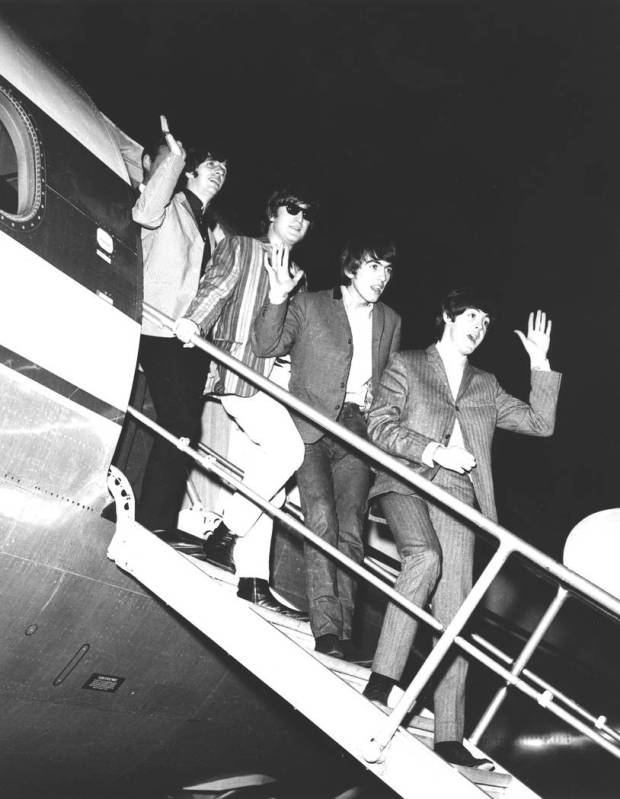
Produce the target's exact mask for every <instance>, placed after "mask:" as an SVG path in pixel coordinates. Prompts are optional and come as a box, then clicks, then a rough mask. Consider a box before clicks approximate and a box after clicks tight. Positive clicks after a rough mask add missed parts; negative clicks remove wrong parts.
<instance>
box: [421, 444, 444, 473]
mask: <svg viewBox="0 0 620 799" xmlns="http://www.w3.org/2000/svg"><path fill="white" fill-rule="evenodd" d="M440 446H441V444H439V443H438V442H437V441H431V443H430V444H427V445H426V447H425V448H424V452H423V453H422V463H423V464H425V465H426V466H430V467H431V469H432V468H433V466H434V465H435V460H434V456H435V453H436V452H437V450H438V449H439V447H440Z"/></svg>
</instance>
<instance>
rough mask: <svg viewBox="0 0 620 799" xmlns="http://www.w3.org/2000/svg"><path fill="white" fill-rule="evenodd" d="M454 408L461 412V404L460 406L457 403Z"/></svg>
mask: <svg viewBox="0 0 620 799" xmlns="http://www.w3.org/2000/svg"><path fill="white" fill-rule="evenodd" d="M454 410H455V411H456V412H457V413H458V412H459V411H460V410H461V409H460V408H459V406H458V405H455V406H454Z"/></svg>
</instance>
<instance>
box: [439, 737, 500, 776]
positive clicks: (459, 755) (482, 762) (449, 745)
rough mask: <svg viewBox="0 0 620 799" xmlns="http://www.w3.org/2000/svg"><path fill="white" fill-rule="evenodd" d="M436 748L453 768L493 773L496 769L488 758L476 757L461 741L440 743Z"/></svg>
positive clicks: (440, 755)
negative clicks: (459, 767) (458, 767)
mask: <svg viewBox="0 0 620 799" xmlns="http://www.w3.org/2000/svg"><path fill="white" fill-rule="evenodd" d="M434 748H435V752H436V754H438V755H439V757H442V758H443V759H444V760H447V761H448V763H452V765H453V766H467V768H479V769H482V770H484V771H493V769H494V768H495V766H494V765H493V763H492V762H491V761H490V760H489V759H488V758H486V757H474V756H473V755H472V753H471V752H470V751H469V750H468V749H465V747H464V746H463V744H462V743H461V742H460V741H440V742H439V743H436V744H435V747H434Z"/></svg>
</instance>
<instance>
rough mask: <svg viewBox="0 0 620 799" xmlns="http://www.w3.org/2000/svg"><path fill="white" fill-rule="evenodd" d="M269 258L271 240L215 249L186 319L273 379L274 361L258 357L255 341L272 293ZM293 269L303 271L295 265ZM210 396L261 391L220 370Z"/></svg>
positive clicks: (240, 240) (225, 243) (234, 240)
mask: <svg viewBox="0 0 620 799" xmlns="http://www.w3.org/2000/svg"><path fill="white" fill-rule="evenodd" d="M270 252H271V245H270V243H269V241H268V239H267V238H266V237H265V238H262V239H253V238H249V237H247V236H230V237H228V238H226V239H223V240H222V241H221V242H220V243H219V244H218V246H217V247H216V249H215V252H214V253H213V258H212V260H211V262H210V264H209V266H208V267H207V269H206V271H205V274H204V275H203V277H202V280H201V281H200V285H199V287H198V293H197V294H196V297H195V298H194V300H193V301H192V303H191V305H190V306H189V308H188V309H187V313H186V314H185V316H186V317H187V318H189V319H191V320H192V321H193V322H195V323H196V324H197V325H198V326H199V327H200V329H201V331H202V334H203V335H204V336H206V335H207V334H208V333H209V332H210V331H212V340H213V343H214V344H215V345H216V346H217V347H220V348H221V349H223V350H225V351H226V352H228V353H230V354H231V355H232V356H233V357H235V358H238V359H239V360H240V361H243V363H244V364H246V366H249V367H250V368H252V369H254V370H255V371H257V372H259V374H261V375H263V376H264V377H269V374H270V373H271V369H272V367H273V364H274V361H275V358H260V357H259V356H257V355H255V353H254V350H253V349H252V345H251V343H250V338H251V334H252V322H253V321H254V317H255V316H256V314H257V313H258V311H259V310H260V308H261V307H262V305H263V303H264V301H265V298H266V297H267V294H268V293H269V278H268V276H267V272H266V270H265V268H264V266H263V264H264V259H265V255H266V254H267V253H270ZM291 268H292V269H293V270H294V271H297V270H298V267H297V266H296V265H295V264H293V263H292V264H291ZM302 283H303V281H302ZM205 391H206V392H208V393H211V392H213V393H215V394H237V395H238V396H240V397H251V396H252V395H253V394H256V392H257V388H256V387H255V386H253V385H252V384H251V383H248V382H247V381H246V380H243V379H242V378H241V377H239V376H238V375H236V374H235V373H234V372H231V371H230V370H228V369H225V368H224V367H223V366H221V365H220V364H216V366H215V370H214V369H212V370H211V375H209V379H208V380H207V385H206V387H205Z"/></svg>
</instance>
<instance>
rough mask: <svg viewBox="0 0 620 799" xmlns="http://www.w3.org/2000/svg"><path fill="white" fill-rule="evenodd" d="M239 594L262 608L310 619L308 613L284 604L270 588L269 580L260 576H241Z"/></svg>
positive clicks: (291, 616)
mask: <svg viewBox="0 0 620 799" xmlns="http://www.w3.org/2000/svg"><path fill="white" fill-rule="evenodd" d="M237 596H238V597H239V598H240V599H245V600H246V601H247V602H252V604H254V605H258V606H259V607H260V608H267V610H273V611H275V612H276V613H281V614H282V616H286V617H287V618H289V619H298V620H299V621H308V614H307V613H304V612H303V611H302V610H295V609H294V608H289V607H288V606H287V605H283V604H282V603H281V602H278V600H277V599H276V598H275V596H274V595H273V594H272V593H271V591H270V590H269V583H268V582H267V580H261V579H260V578H258V577H240V578H239V587H238V588H237Z"/></svg>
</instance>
